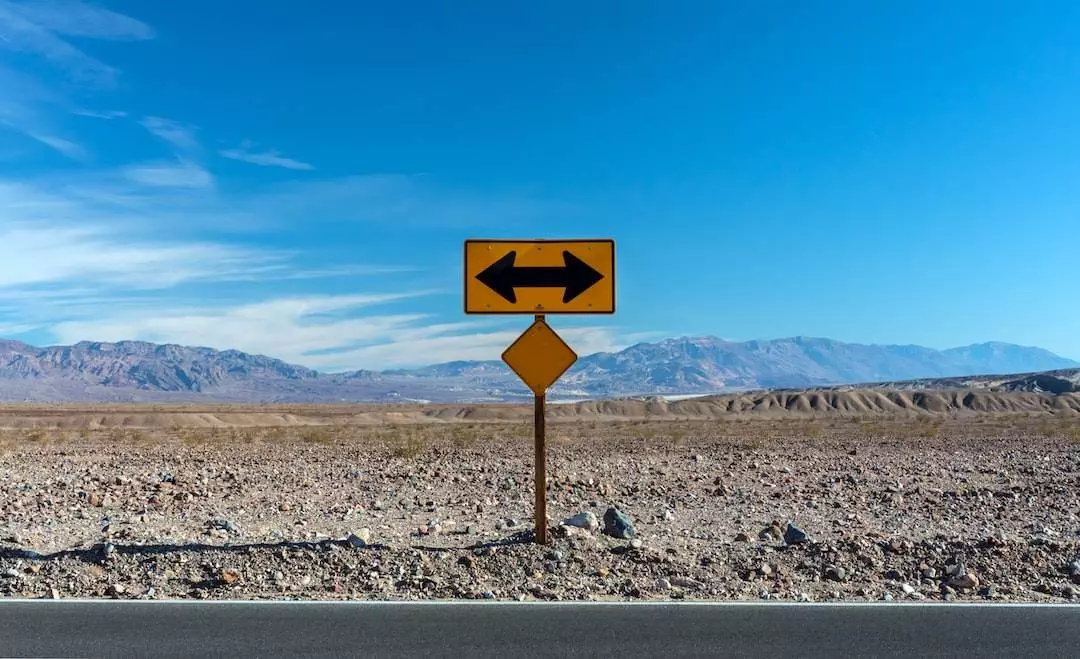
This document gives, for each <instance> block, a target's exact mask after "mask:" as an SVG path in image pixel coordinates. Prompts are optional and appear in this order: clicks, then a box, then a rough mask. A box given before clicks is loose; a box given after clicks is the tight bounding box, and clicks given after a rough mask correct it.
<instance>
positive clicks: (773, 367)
mask: <svg viewBox="0 0 1080 659" xmlns="http://www.w3.org/2000/svg"><path fill="white" fill-rule="evenodd" d="M1074 366H1080V363H1077V362H1074V361H1072V360H1070V359H1065V358H1062V357H1058V356H1057V355H1054V354H1053V353H1050V352H1048V351H1046V350H1043V349H1041V348H1028V347H1023V346H1016V345H1011V344H1006V343H985V344H979V345H972V346H966V347H963V348H953V349H950V350H934V349H931V348H924V347H922V346H915V345H862V344H857V343H843V342H840V341H832V340H830V339H821V338H809V337H793V338H785V339H776V340H770V341H743V342H735V341H723V340H721V339H716V338H712V337H701V338H681V339H668V340H665V341H660V342H659V343H640V344H638V345H635V346H631V347H630V348H627V349H626V350H623V351H621V352H617V353H599V354H595V355H590V356H588V357H585V358H583V359H581V360H579V361H578V363H577V364H576V365H575V366H574V368H573V369H571V371H570V372H569V373H568V374H567V376H566V377H565V378H564V379H563V381H562V382H561V386H563V387H571V386H576V387H578V388H581V389H584V390H587V391H590V392H591V393H594V394H595V393H602V394H616V393H628V392H634V393H639V394H647V393H698V392H715V391H721V390H725V389H754V388H775V387H785V388H794V387H811V386H823V385H833V384H846V383H856V382H878V381H885V380H908V379H915V378H938V377H948V376H955V375H977V374H981V373H1008V372H1013V373H1016V372H1031V371H1044V370H1053V369H1060V368H1070V367H1074Z"/></svg>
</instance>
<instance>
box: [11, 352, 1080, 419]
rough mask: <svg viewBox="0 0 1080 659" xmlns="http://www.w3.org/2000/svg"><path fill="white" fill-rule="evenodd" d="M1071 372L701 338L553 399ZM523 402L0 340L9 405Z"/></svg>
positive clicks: (379, 379)
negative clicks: (138, 402) (16, 403)
mask: <svg viewBox="0 0 1080 659" xmlns="http://www.w3.org/2000/svg"><path fill="white" fill-rule="evenodd" d="M1074 367H1080V363H1077V362H1075V361H1073V360H1070V359H1066V358H1063V357H1059V356H1058V355H1055V354H1053V353H1051V352H1049V351H1047V350H1043V349H1041V348H1034V347H1025V346H1018V345H1013V344H1008V343H997V342H994V343H981V344H976V345H970V346H964V347H960V348H952V349H948V350H934V349H931V348H925V347H921V346H915V345H864V344H856V343H844V342H840V341H833V340H830V339H823V338H811V337H792V338H784V339H774V340H761V341H743V342H736V341H725V340H721V339H717V338H713V337H696V338H678V339H667V340H664V341H660V342H657V343H639V344H637V345H634V346H631V347H629V348H626V349H625V350H621V351H619V352H611V353H607V352H602V353H596V354H592V355H588V356H585V357H582V358H581V359H579V360H578V362H577V364H575V365H574V367H573V368H571V369H570V370H569V371H568V372H567V373H566V374H565V375H564V376H563V378H562V379H561V380H560V381H559V382H558V383H557V384H556V386H555V387H553V388H552V390H551V393H550V395H551V397H552V398H553V399H564V400H565V399H573V398H613V397H626V396H642V395H691V394H707V393H720V392H726V391H740V390H750V389H776V388H807V387H827V386H836V385H843V384H856V383H867V382H883V381H903V380H915V379H920V378H922V379H925V378H949V377H963V376H971V375H980V374H994V373H1032V372H1039V371H1049V370H1056V369H1067V368H1074ZM529 396H531V394H529V392H528V391H527V390H526V389H525V387H524V386H523V385H522V384H521V383H520V381H519V380H518V378H517V376H515V375H514V374H513V373H511V372H510V370H509V369H508V368H507V367H506V366H505V365H504V364H503V363H502V362H501V361H459V362H449V363H443V364H435V365H432V366H427V367H423V368H417V369H409V370H388V371H370V370H361V371H354V372H348V373H320V372H317V371H314V370H311V369H309V368H304V367H302V366H295V365H292V364H288V363H285V362H283V361H281V360H278V359H273V358H271V357H266V356H262V355H251V354H247V353H244V352H240V351H237V350H214V349H211V348H202V347H187V346H179V345H173V344H166V345H159V344H154V343H147V342H143V341H120V342H116V343H101V342H89V341H83V342H80V343H76V344H75V345H71V346H50V347H44V348H39V347H35V346H32V345H28V344H26V343H21V342H18V341H9V340H0V400H4V401H12V402H22V401H28V402H98V401H100V402H120V401H144V402H188V401H204V402H211V401H220V402H251V403H273V402H278V403H282V402H297V403H301V402H304V403H319V402H326V403H331V402H390V401H409V400H414V401H415V400H420V401H437V402H486V401H491V402H497V401H521V400H523V399H526V398H528V397H529Z"/></svg>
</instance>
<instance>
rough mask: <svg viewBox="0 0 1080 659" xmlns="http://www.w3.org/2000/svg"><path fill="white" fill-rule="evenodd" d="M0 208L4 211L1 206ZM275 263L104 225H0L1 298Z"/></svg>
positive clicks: (224, 273)
mask: <svg viewBox="0 0 1080 659" xmlns="http://www.w3.org/2000/svg"><path fill="white" fill-rule="evenodd" d="M0 214H6V213H4V211H3V210H2V209H0ZM274 266H275V258H274V257H273V256H271V255H268V254H265V253H260V252H256V251H253V250H248V249H244V248H242V247H229V246H225V245H220V244H214V243H207V242H188V243H173V244H169V243H162V242H155V241H150V240H133V239H131V237H130V236H125V235H122V234H116V233H114V232H110V231H109V230H108V229H106V228H103V227H75V226H47V225H43V224H41V223H20V222H3V224H2V225H0V301H2V300H4V299H5V298H6V296H7V290H9V289H15V290H18V289H19V287H24V286H27V285H37V284H54V283H65V282H67V283H73V284H76V285H78V284H79V283H80V282H83V283H92V284H95V285H98V286H101V285H109V286H122V287H124V288H126V289H129V290H130V289H141V288H167V287H170V286H175V285H177V284H179V283H183V282H188V281H195V280H212V281H220V280H227V279H229V278H230V277H231V276H234V275H244V274H245V273H247V272H248V271H249V270H254V271H256V272H258V271H263V270H265V269H267V268H271V269H272V268H273V267H274Z"/></svg>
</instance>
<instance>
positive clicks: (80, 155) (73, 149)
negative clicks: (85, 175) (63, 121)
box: [26, 130, 86, 160]
mask: <svg viewBox="0 0 1080 659" xmlns="http://www.w3.org/2000/svg"><path fill="white" fill-rule="evenodd" d="M26 134H27V135H28V136H30V137H32V138H34V139H35V140H37V141H38V142H41V143H42V144H44V145H46V146H49V147H52V148H53V149H56V150H57V151H59V152H60V153H62V154H64V155H65V156H67V157H69V158H72V159H73V160H82V159H84V158H86V149H84V148H82V147H81V146H79V145H78V144H76V143H74V142H72V141H70V140H65V139H64V138H62V137H56V136H54V135H44V134H42V133H38V132H37V131H32V130H28V131H26Z"/></svg>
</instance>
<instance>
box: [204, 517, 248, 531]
mask: <svg viewBox="0 0 1080 659" xmlns="http://www.w3.org/2000/svg"><path fill="white" fill-rule="evenodd" d="M206 525H207V526H209V527H210V528H212V529H217V530H219V531H225V532H226V533H228V534H229V535H239V534H240V527H238V526H237V525H236V524H235V523H233V521H232V520H228V519H220V518H219V519H212V520H210V521H209V522H207V523H206Z"/></svg>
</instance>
